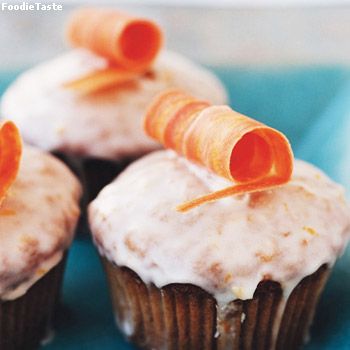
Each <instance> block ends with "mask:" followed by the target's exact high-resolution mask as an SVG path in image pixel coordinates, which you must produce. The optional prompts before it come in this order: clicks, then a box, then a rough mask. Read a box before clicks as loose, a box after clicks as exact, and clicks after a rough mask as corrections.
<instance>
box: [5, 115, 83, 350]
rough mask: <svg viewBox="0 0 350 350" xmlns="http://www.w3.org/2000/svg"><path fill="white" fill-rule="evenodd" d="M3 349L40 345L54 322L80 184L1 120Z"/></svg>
mask: <svg viewBox="0 0 350 350" xmlns="http://www.w3.org/2000/svg"><path fill="white" fill-rule="evenodd" d="M0 138H1V140H0V141H1V142H0V144H1V152H0V168H1V169H0V203H1V204H0V227H1V228H0V349H35V348H37V347H38V346H39V343H40V341H41V340H42V339H43V338H44V337H45V336H46V334H47V331H49V330H50V327H51V326H52V320H53V316H54V312H55V309H56V306H57V303H58V300H59V296H60V286H61V284H62V277H63V271H64V265H65V260H66V256H67V250H68V247H69V245H70V243H71V241H72V238H73V233H74V229H75V225H76V222H77V219H78V216H79V206H78V203H79V197H80V185H79V184H78V182H77V180H76V178H75V177H74V176H73V175H72V173H71V172H70V171H69V170H68V169H67V167H66V166H65V165H64V164H62V163H61V162H60V161H59V160H56V159H55V158H54V157H53V156H51V155H48V154H45V153H43V152H42V151H39V150H36V149H34V148H32V147H29V146H25V147H24V148H23V154H22V156H21V143H20V140H19V136H18V133H17V131H16V128H15V127H14V125H13V124H11V123H10V122H6V123H4V124H2V125H1V126H0Z"/></svg>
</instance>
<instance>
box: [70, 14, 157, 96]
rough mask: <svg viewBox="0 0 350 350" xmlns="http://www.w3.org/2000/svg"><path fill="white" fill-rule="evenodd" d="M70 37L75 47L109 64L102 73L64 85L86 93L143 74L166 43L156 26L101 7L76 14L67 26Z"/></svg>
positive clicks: (145, 20)
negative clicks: (99, 57) (104, 59)
mask: <svg viewBox="0 0 350 350" xmlns="http://www.w3.org/2000/svg"><path fill="white" fill-rule="evenodd" d="M67 37H68V40H69V42H70V43H71V44H72V45H73V46H75V47H83V48H86V49H88V50H90V51H92V52H94V53H96V54H97V55H100V56H103V57H105V58H106V59H107V60H108V62H109V64H110V66H109V67H108V68H106V69H105V70H103V71H102V72H93V73H91V74H89V75H87V76H86V77H83V78H82V79H78V80H75V81H72V82H68V83H66V84H65V87H68V88H73V89H76V90H81V91H82V92H84V93H86V92H87V91H88V92H91V91H97V90H99V89H101V88H105V87H108V86H110V85H114V86H116V85H119V84H120V83H124V82H125V81H126V79H128V80H130V79H133V78H135V77H136V76H138V75H139V74H142V73H144V72H145V71H146V70H147V69H149V68H150V66H151V65H152V63H153V61H154V59H155V58H156V56H157V55H158V53H159V51H160V49H161V46H162V43H163V34H162V31H161V29H160V27H159V26H158V25H157V24H156V23H154V22H152V21H150V20H147V19H144V18H137V17H132V16H130V15H128V14H125V13H121V12H119V11H115V10H111V9H100V8H82V9H78V10H77V11H75V12H74V13H73V15H72V17H71V20H70V21H69V23H68V27H67ZM87 85H89V88H88V89H87V88H86V86H87ZM91 86H94V89H91Z"/></svg>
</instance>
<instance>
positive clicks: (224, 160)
mask: <svg viewBox="0 0 350 350" xmlns="http://www.w3.org/2000/svg"><path fill="white" fill-rule="evenodd" d="M144 127H145V131H146V133H147V134H148V135H149V136H151V137H152V138H154V139H156V140H158V141H159V142H161V143H162V144H163V145H164V146H165V147H166V148H171V149H173V150H175V151H176V152H177V153H179V154H180V155H183V156H185V157H186V158H187V159H188V160H190V161H193V162H196V163H198V164H200V165H202V166H205V167H207V168H209V169H210V170H211V171H213V172H214V173H216V174H217V175H219V176H221V177H224V178H226V179H229V180H231V181H232V182H234V185H233V186H231V187H228V188H225V189H223V190H220V191H216V192H214V193H210V194H207V195H204V196H202V197H200V198H196V199H193V200H190V201H189V202H186V203H184V204H181V205H179V206H178V207H177V210H179V211H181V212H185V211H187V210H190V209H192V208H195V207H197V206H199V205H202V204H204V203H208V202H213V201H217V200H218V199H220V198H224V197H228V196H232V195H237V194H243V193H250V192H256V191H262V190H267V189H270V188H274V187H276V186H279V185H282V184H284V183H286V182H288V181H289V180H290V177H291V174H292V170H293V152H292V149H291V146H290V144H289V142H288V140H287V138H286V137H285V136H284V135H283V134H282V133H280V132H279V131H277V130H275V129H273V128H270V127H268V126H266V125H264V124H262V123H260V122H258V121H256V120H254V119H251V118H249V117H247V116H245V115H242V114H240V113H238V112H235V111H234V110H232V109H231V108H229V107H227V106H211V105H210V104H209V103H208V102H205V101H199V100H197V99H195V98H194V97H191V96H189V95H187V94H185V93H183V92H181V91H174V90H171V91H167V92H164V93H162V94H160V95H158V96H157V97H156V98H155V99H154V101H153V103H152V104H151V105H150V107H149V108H148V111H147V113H146V117H145V121H144Z"/></svg>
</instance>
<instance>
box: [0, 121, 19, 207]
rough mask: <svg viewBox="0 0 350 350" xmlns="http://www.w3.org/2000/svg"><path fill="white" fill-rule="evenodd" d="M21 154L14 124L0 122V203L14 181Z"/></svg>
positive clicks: (17, 133)
mask: <svg viewBox="0 0 350 350" xmlns="http://www.w3.org/2000/svg"><path fill="white" fill-rule="evenodd" d="M21 154H22V141H21V136H20V133H19V131H18V129H17V127H16V125H15V124H14V123H13V122H11V121H5V122H2V123H0V204H1V202H2V201H3V200H4V198H5V196H6V194H7V191H8V189H9V188H10V186H11V185H12V183H13V182H14V181H15V179H16V177H17V173H18V170H19V165H20V160H21Z"/></svg>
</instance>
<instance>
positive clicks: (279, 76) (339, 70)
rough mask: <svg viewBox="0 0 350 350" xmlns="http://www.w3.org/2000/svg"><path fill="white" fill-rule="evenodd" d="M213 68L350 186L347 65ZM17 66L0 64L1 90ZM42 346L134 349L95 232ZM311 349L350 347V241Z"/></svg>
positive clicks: (233, 97)
mask: <svg viewBox="0 0 350 350" xmlns="http://www.w3.org/2000/svg"><path fill="white" fill-rule="evenodd" d="M213 70H214V71H215V72H216V73H217V74H218V76H219V77H220V78H221V79H222V81H223V82H224V84H225V85H226V87H227V90H228V91H229V96H230V102H231V105H232V107H233V108H234V109H235V110H237V111H239V112H241V113H244V114H247V115H249V116H251V117H254V118H256V119H258V120H261V121H263V122H265V123H267V124H268V125H271V126H273V127H276V128H278V129H279V130H281V131H283V132H284V133H285V134H286V135H287V136H288V138H289V139H290V140H291V143H292V146H293V149H294V152H295V155H296V157H298V158H302V159H305V160H307V161H310V162H312V163H314V164H315V165H317V166H319V167H320V168H321V169H323V170H324V171H325V172H326V173H327V174H328V175H329V176H331V177H332V178H333V179H335V180H336V181H338V182H340V183H342V184H343V185H344V186H345V187H346V189H347V191H348V193H349V194H350V192H349V191H350V71H349V70H348V69H346V68H344V67H337V66H317V67H313V66H312V67H304V66H302V67H301V66H298V67H277V68H264V69H261V68H249V69H248V68H243V67H219V68H217V67H216V68H213ZM16 74H17V73H16V72H0V93H1V92H2V91H3V90H4V89H5V88H6V86H7V85H8V84H9V83H10V82H11V81H12V80H13V79H14V78H15V76H16ZM19 103H20V101H19ZM8 117H11V116H8ZM43 348H44V349H46V350H59V349H60V350H61V349H67V350H69V349H90V350H94V349H96V350H97V349H99V350H101V349H119V350H123V349H129V350H130V349H135V348H134V347H133V346H132V345H130V344H128V343H127V342H125V341H124V339H123V337H122V335H121V334H120V333H119V332H118V331H117V330H116V328H115V324H114V317H113V314H112V309H111V304H110V300H109V296H108V290H107V285H106V281H105V278H104V274H103V271H102V268H101V266H100V262H99V259H98V256H97V254H96V251H95V249H94V247H93V245H92V243H91V241H90V239H89V238H88V237H85V238H84V236H83V235H79V236H78V237H77V238H76V239H75V242H74V244H73V247H72V249H71V253H70V256H69V261H68V266H67V273H66V276H65V281H64V290H63V307H62V310H61V311H60V314H59V317H58V325H57V327H56V334H55V337H54V340H53V341H52V342H50V343H49V344H48V345H46V346H45V347H43ZM305 349H307V350H316V349H317V350H323V349H327V350H328V349H337V350H345V349H350V250H349V249H348V251H347V252H346V253H345V254H344V256H343V257H342V258H341V259H340V260H339V261H338V262H337V264H336V266H335V269H334V272H333V274H332V276H331V278H330V281H329V283H328V285H327V287H326V290H325V292H324V294H323V296H322V298H321V301H320V305H319V308H318V311H317V315H316V319H315V322H314V325H313V328H312V332H311V340H310V342H309V343H308V344H307V345H306V347H305Z"/></svg>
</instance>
